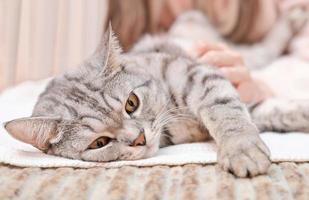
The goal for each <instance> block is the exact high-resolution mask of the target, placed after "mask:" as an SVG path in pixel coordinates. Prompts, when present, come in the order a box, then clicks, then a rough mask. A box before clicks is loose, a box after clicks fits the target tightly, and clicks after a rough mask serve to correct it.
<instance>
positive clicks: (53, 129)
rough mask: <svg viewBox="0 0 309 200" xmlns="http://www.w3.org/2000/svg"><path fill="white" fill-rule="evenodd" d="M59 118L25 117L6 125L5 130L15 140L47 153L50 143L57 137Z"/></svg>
mask: <svg viewBox="0 0 309 200" xmlns="http://www.w3.org/2000/svg"><path fill="white" fill-rule="evenodd" d="M59 122H60V119H58V118H49V117H25V118H20V119H15V120H12V121H9V122H6V123H5V124H4V128H5V129H6V130H7V131H8V133H9V134H10V135H11V136H13V137H14V138H15V139H17V140H20V141H22V142H25V143H28V144H31V145H32V146H34V147H36V148H38V149H40V150H42V151H45V150H47V149H48V148H49V145H50V141H51V140H52V139H55V138H56V137H57V134H58V133H57V127H58V124H59Z"/></svg>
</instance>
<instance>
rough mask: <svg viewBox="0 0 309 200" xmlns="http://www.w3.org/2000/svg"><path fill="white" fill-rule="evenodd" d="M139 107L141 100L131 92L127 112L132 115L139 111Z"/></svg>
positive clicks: (126, 106) (126, 107)
mask: <svg viewBox="0 0 309 200" xmlns="http://www.w3.org/2000/svg"><path fill="white" fill-rule="evenodd" d="M138 106H139V99H138V97H137V96H136V95H135V94H134V93H133V92H131V94H130V96H129V98H128V99H127V102H126V105H125V110H126V112H127V113H128V114H129V115H130V114H132V113H133V112H135V111H136V110H137V108H138Z"/></svg>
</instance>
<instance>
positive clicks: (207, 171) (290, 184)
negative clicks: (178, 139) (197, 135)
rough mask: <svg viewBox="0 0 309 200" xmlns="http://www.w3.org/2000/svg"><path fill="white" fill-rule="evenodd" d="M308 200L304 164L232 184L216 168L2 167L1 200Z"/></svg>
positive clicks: (306, 165) (230, 178)
mask: <svg viewBox="0 0 309 200" xmlns="http://www.w3.org/2000/svg"><path fill="white" fill-rule="evenodd" d="M12 198H14V199H15V198H17V199H57V200H58V199H74V200H76V199H134V200H135V199H259V200H260V199H276V200H277V199H309V163H301V164H295V163H280V164H273V165H272V166H271V168H270V169H269V172H268V174H267V175H265V176H258V177H255V178H251V179H249V178H248V179H236V178H235V177H234V176H233V175H231V174H229V173H226V172H223V171H221V170H220V169H219V168H218V166H216V165H193V164H190V165H184V166H175V167H167V166H155V167H142V168H139V167H128V166H127V167H122V168H118V169H105V168H91V169H73V168H57V169H41V168H18V167H12V166H6V165H1V167H0V199H1V200H2V199H12Z"/></svg>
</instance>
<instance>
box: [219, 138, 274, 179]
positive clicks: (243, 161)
mask: <svg viewBox="0 0 309 200" xmlns="http://www.w3.org/2000/svg"><path fill="white" fill-rule="evenodd" d="M269 155H270V153H269V150H268V148H267V147H266V145H265V144H264V142H263V141H262V140H261V139H260V138H259V136H258V135H245V136H233V137H229V138H227V139H226V141H225V142H224V143H223V144H222V145H221V146H220V147H219V152H218V163H219V165H220V166H221V167H222V168H223V169H224V170H226V171H230V172H232V173H233V174H234V175H236V176H238V177H247V176H251V177H252V176H256V175H258V174H265V173H266V172H267V170H268V168H269V166H270V164H271V161H270V159H269Z"/></svg>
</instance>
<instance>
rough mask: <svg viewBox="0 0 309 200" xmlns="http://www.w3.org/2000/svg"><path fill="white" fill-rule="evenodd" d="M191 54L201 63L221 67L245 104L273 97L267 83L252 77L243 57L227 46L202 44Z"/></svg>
mask: <svg viewBox="0 0 309 200" xmlns="http://www.w3.org/2000/svg"><path fill="white" fill-rule="evenodd" d="M189 54H190V55H192V57H194V58H196V59H198V60H199V61H201V62H206V63H208V64H210V65H214V66H216V67H219V68H220V70H221V71H222V73H223V75H224V76H225V77H226V78H227V79H228V80H229V81H231V83H232V84H233V85H234V87H235V88H236V89H237V91H238V93H239V95H240V98H241V100H242V101H243V102H245V103H255V102H259V101H262V100H264V99H267V98H269V97H271V96H273V93H272V91H271V89H270V88H269V87H268V86H267V85H266V83H264V82H262V81H261V80H258V79H256V78H253V77H252V75H251V73H250V71H249V70H248V68H247V67H246V66H245V64H244V61H243V58H242V57H241V55H240V54H238V53H237V52H235V51H232V50H230V49H229V48H228V47H227V46H225V45H223V44H211V43H206V42H202V43H199V44H198V45H196V46H195V47H194V48H193V50H192V51H191V52H189Z"/></svg>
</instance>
